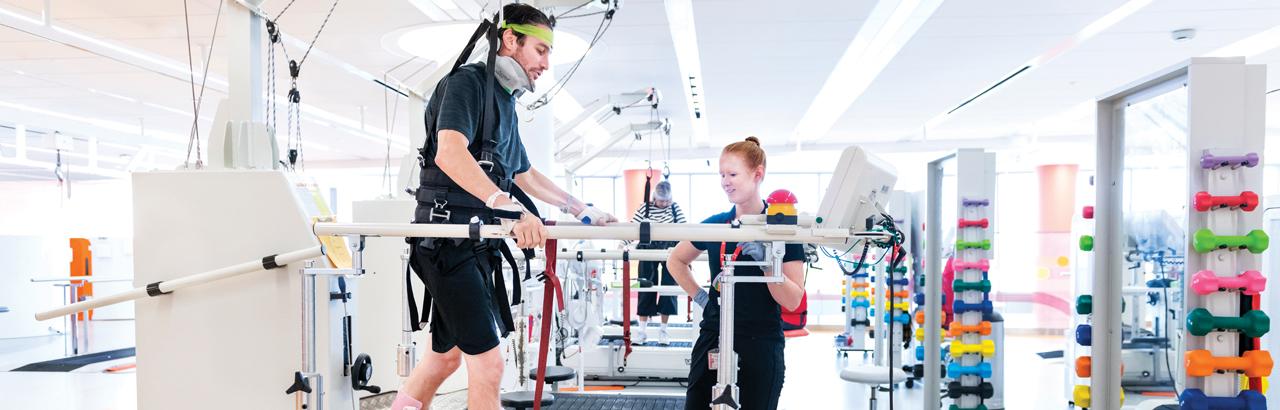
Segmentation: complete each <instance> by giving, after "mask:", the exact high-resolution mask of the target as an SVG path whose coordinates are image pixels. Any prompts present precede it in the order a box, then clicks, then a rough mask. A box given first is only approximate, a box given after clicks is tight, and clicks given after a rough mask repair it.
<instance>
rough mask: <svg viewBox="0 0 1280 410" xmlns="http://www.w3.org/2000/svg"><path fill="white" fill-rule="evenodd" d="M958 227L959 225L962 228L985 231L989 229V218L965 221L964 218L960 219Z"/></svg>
mask: <svg viewBox="0 0 1280 410" xmlns="http://www.w3.org/2000/svg"><path fill="white" fill-rule="evenodd" d="M957 225H959V226H960V227H961V228H983V229H985V228H986V227H987V218H982V219H964V218H960V221H959V223H957Z"/></svg>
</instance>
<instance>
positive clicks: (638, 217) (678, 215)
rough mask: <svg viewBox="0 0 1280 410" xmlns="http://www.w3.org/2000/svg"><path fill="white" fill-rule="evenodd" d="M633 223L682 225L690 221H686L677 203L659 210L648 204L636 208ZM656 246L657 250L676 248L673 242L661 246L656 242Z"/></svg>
mask: <svg viewBox="0 0 1280 410" xmlns="http://www.w3.org/2000/svg"><path fill="white" fill-rule="evenodd" d="M646 209H648V210H649V217H648V218H645V216H644V213H645V210H646ZM631 222H650V223H662V224H666V223H678V224H682V223H688V222H689V221H688V220H686V219H685V217H684V211H681V210H680V205H679V204H676V203H675V202H672V203H671V206H668V207H666V208H659V207H657V206H655V205H653V204H652V203H647V204H645V205H644V206H642V207H639V208H636V213H635V215H632V216H631ZM623 243H624V244H626V245H628V246H629V245H631V244H632V243H635V241H623ZM654 245H656V246H655V249H663V248H669V247H671V246H675V242H671V243H670V244H660V243H657V242H656V241H655V242H654Z"/></svg>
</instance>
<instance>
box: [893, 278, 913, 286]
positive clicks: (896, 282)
mask: <svg viewBox="0 0 1280 410" xmlns="http://www.w3.org/2000/svg"><path fill="white" fill-rule="evenodd" d="M908 283H911V281H909V280H907V278H902V279H889V286H893V285H898V286H907V284H908Z"/></svg>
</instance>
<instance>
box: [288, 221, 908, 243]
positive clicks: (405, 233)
mask: <svg viewBox="0 0 1280 410" xmlns="http://www.w3.org/2000/svg"><path fill="white" fill-rule="evenodd" d="M649 227H650V235H649V239H650V240H655V241H706V242H722V241H728V242H752V241H762V242H771V241H782V242H786V243H813V244H819V245H833V244H840V245H843V244H846V243H852V242H853V241H855V240H857V239H874V238H883V237H887V236H888V234H886V233H884V232H867V231H858V230H854V229H852V228H808V227H802V226H795V225H748V224H743V225H742V226H741V227H739V228H732V227H729V226H727V225H721V224H716V225H710V224H707V225H702V224H670V223H666V224H661V223H655V224H649ZM546 229H547V239H617V240H640V224H629V223H616V224H609V225H606V226H586V225H567V224H566V225H559V224H557V225H552V226H547V227H546ZM312 230H313V231H314V232H315V234H316V236H338V235H364V236H388V237H416V238H469V237H471V226H470V225H467V224H408V223H403V224H392V223H352V224H335V223H317V224H315V226H314V227H313V229H312ZM479 236H480V237H481V238H485V239H507V238H511V237H512V236H511V228H509V227H504V226H501V225H482V226H480V229H479Z"/></svg>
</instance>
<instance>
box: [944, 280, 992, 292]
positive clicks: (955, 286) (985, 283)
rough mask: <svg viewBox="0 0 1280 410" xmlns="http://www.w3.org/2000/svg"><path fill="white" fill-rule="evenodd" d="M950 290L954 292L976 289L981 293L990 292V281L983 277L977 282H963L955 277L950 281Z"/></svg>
mask: <svg viewBox="0 0 1280 410" xmlns="http://www.w3.org/2000/svg"><path fill="white" fill-rule="evenodd" d="M951 290H952V291H954V292H964V291H967V290H976V291H979V292H982V293H987V292H991V281H990V280H987V279H983V280H980V281H977V282H965V281H963V280H959V279H956V280H955V281H953V282H951Z"/></svg>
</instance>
